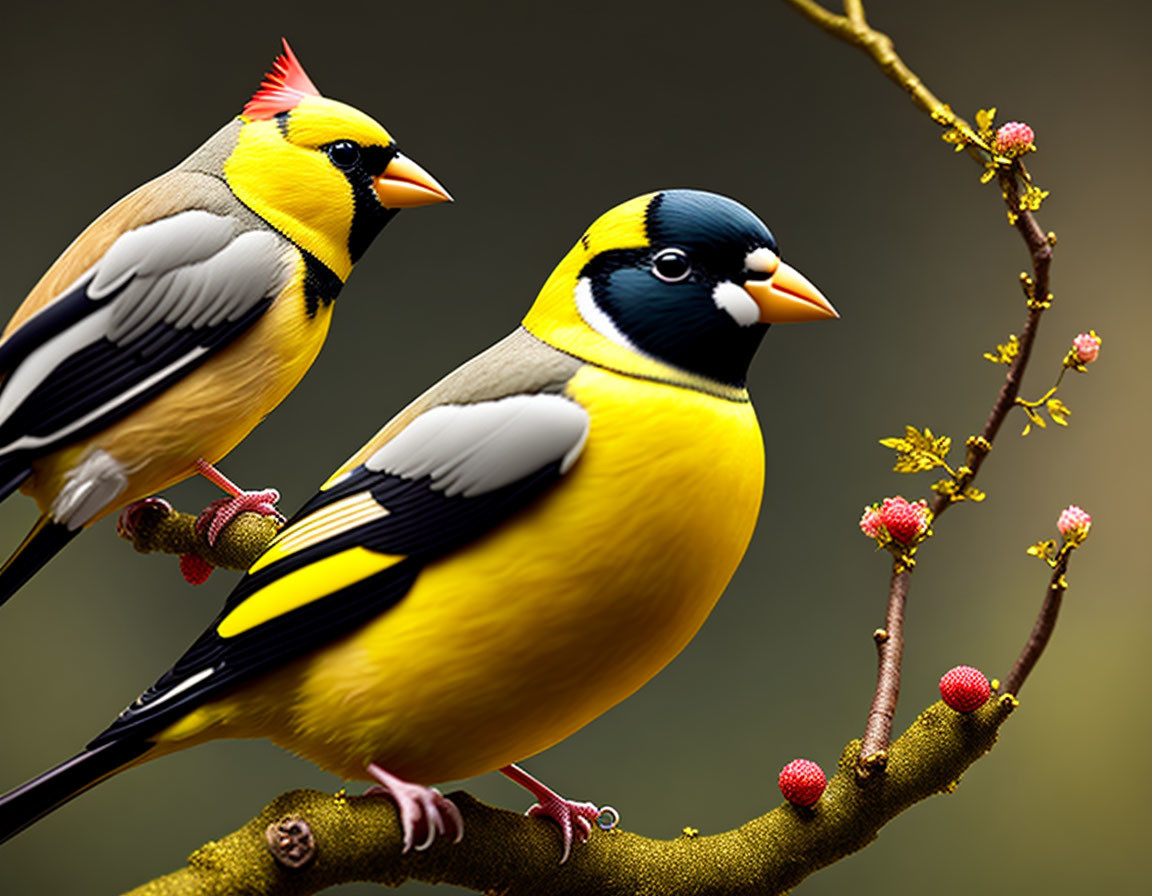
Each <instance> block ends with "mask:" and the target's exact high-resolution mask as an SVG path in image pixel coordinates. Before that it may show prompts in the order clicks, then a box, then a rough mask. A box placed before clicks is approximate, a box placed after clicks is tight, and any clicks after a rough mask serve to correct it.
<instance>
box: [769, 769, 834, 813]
mask: <svg viewBox="0 0 1152 896" xmlns="http://www.w3.org/2000/svg"><path fill="white" fill-rule="evenodd" d="M779 783H780V792H781V793H782V794H784V799H786V800H788V802H790V803H795V804H796V805H797V806H809V807H811V806H815V805H816V803H817V802H818V801H819V799H820V795H821V794H822V793H824V788H825V787H826V786H827V784H828V780H827V779H826V778H825V777H824V771H823V769H821V768H820V766H818V765H817V764H816V763H815V762H813V761H812V760H811V759H793V760H792V761H791V762H789V763H788V764H787V765H786V766H784V768H782V769H780V782H779Z"/></svg>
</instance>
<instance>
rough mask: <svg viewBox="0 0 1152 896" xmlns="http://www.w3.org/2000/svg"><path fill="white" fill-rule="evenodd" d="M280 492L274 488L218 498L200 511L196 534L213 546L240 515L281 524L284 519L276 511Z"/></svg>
mask: <svg viewBox="0 0 1152 896" xmlns="http://www.w3.org/2000/svg"><path fill="white" fill-rule="evenodd" d="M279 500H280V492H278V491H276V489H274V488H269V489H264V490H263V491H252V492H243V491H242V492H240V493H239V494H237V495H234V496H233V497H230V498H219V499H217V500H215V501H213V502H212V503H211V504H209V505H208V506H207V507H205V508H204V509H203V510H202V511H200V515H199V516H198V517H197V518H196V534H197V535H199V536H201V537H202V538H204V539H205V540H207V542H208V544H209V546H215V544H216V539H217V538H219V537H220V533H221V532H223V531H224V528H225V527H226V526H227V525H228V524H229V523H230V522H232V520H234V519H235V518H236V517H237V516H239V515H240V514H241V513H258V514H260V515H261V516H270V517H273V518H275V519H276V520H277V521H278V522H281V523H283V522H284V521H285V517H284V515H283V514H282V513H280V511H279V510H277V509H276V502H277V501H279Z"/></svg>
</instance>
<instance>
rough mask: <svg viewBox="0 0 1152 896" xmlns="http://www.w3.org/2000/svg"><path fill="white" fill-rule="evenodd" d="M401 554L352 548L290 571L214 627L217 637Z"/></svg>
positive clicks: (390, 562)
mask: <svg viewBox="0 0 1152 896" xmlns="http://www.w3.org/2000/svg"><path fill="white" fill-rule="evenodd" d="M403 559H404V557H403V555H396V554H379V553H377V552H376V551H370V550H368V549H367V548H362V547H354V548H348V550H346V551H341V552H340V553H339V554H333V555H332V556H331V557H325V558H324V559H323V560H317V561H316V562H315V563H311V564H309V565H308V566H305V567H303V568H302V569H297V570H293V571H292V572H290V573H288V575H286V576H283V577H282V578H279V579H277V580H276V581H275V582H273V583H272V584H270V585H266V586H265V587H263V588H261V589H260V590H259V591H257V592H256V593H255V594H253V595H252V596H251V597H249V598H247V599H246V600H245V601H244V602H243V603H242V604H240V605H239V606H238V607H236V609H235V610H233V611H232V612H231V613H229V614H228V615H227V616H225V617H224V619H223V620H222V621H221V622H220V625H218V626H217V627H216V633H217V634H218V635H219V636H220V637H221V638H232V637H235V636H236V635H239V634H240V633H242V632H246V631H248V630H249V629H251V628H254V627H256V626H257V625H260V624H262V623H264V622H267V621H269V620H270V619H275V618H276V617H277V616H282V615H283V614H285V613H288V612H290V611H291V610H295V609H296V608H297V607H302V606H304V605H305V604H308V603H311V602H312V601H314V600H317V599H319V598H321V597H325V596H327V595H329V594H332V593H333V592H335V591H339V590H340V589H341V588H347V587H348V586H349V585H355V584H356V583H357V582H359V581H361V580H363V579H366V578H368V576H371V575H375V574H376V573H378V572H380V571H381V570H384V569H387V568H388V567H389V566H392V565H394V564H396V563H399V562H400V561H401V560H403Z"/></svg>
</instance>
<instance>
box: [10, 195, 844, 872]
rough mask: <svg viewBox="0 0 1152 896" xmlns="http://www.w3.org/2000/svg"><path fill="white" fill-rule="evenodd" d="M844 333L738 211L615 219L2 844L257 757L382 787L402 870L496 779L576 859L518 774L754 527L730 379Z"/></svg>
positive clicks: (292, 539) (684, 625)
mask: <svg viewBox="0 0 1152 896" xmlns="http://www.w3.org/2000/svg"><path fill="white" fill-rule="evenodd" d="M835 316H836V312H835V311H834V310H833V309H832V306H831V305H830V304H829V303H828V302H827V300H826V299H824V297H823V296H821V295H820V293H819V292H818V291H817V290H816V288H815V287H814V286H812V284H811V283H809V282H808V281H807V280H806V279H805V278H804V277H803V276H801V275H800V274H799V273H798V272H797V271H796V270H795V269H793V268H791V267H789V266H788V265H786V264H784V263H783V262H782V261H781V260H780V257H779V254H778V251H777V247H776V242H775V240H774V239H773V237H772V234H771V233H770V232H769V231H768V229H767V228H766V227H765V226H764V224H763V223H762V222H761V221H760V219H759V218H757V217H756V216H755V215H753V214H752V213H751V212H749V211H748V210H747V209H746V208H745V207H744V206H742V205H740V204H739V203H737V202H735V201H733V200H731V199H727V198H724V197H721V196H717V195H715V194H712V193H703V192H697V191H692V190H670V191H664V192H660V193H654V194H649V195H645V196H640V197H638V198H636V199H633V200H631V201H629V202H626V203H624V204H623V205H621V206H618V207H617V208H615V209H612V210H611V211H609V212H608V213H606V214H605V215H603V216H602V217H601V218H600V219H598V220H597V221H596V222H595V223H594V224H593V225H592V226H591V227H590V228H589V229H588V231H587V232H586V233H585V234H584V235H583V236H582V237H581V238H580V241H579V242H578V243H577V244H576V246H575V248H573V249H572V251H571V252H569V253H568V255H567V257H565V258H564V260H563V261H562V262H561V263H560V265H559V267H557V268H556V270H555V271H554V272H553V274H552V276H551V277H550V278H549V279H548V281H547V283H546V284H545V285H544V288H543V290H542V291H541V293H540V295H539V297H538V298H537V300H536V302H535V304H534V305H533V306H532V308H531V310H530V311H529V312H528V316H527V317H526V318H525V319H524V321H523V325H522V326H521V327H519V328H518V329H516V330H515V331H514V332H513V333H512V334H511V335H509V336H508V337H506V338H505V339H504V340H502V341H501V342H499V343H497V344H496V345H494V346H493V347H491V348H490V349H488V350H487V351H485V352H483V353H482V354H480V355H478V356H477V357H475V358H473V359H472V360H471V361H469V362H468V363H467V364H465V365H464V366H462V367H460V368H459V369H458V370H456V371H455V372H454V373H452V374H450V375H449V376H447V377H446V378H445V379H443V380H441V381H440V383H438V384H437V385H436V386H434V387H433V388H432V389H430V390H429V391H427V392H425V393H424V394H423V395H422V396H421V397H419V398H418V399H416V400H415V401H414V402H413V403H412V404H410V405H409V406H408V407H407V408H405V409H404V410H403V411H401V412H400V414H399V415H397V416H396V417H395V418H393V419H392V420H391V421H390V422H389V423H388V424H387V425H385V426H384V428H383V429H381V430H380V432H379V433H377V434H376V436H375V437H373V438H372V440H371V441H369V442H368V444H366V445H365V446H364V447H363V448H361V449H360V451H359V452H357V453H356V454H355V455H354V456H353V457H352V458H351V459H349V460H348V461H347V462H346V463H345V464H344V465H343V466H342V467H341V468H340V469H339V470H337V471H336V473H335V474H334V475H333V476H332V477H331V478H330V479H329V480H328V481H327V482H326V483H325V484H324V485H323V486H322V487H321V489H320V491H319V493H318V494H317V495H316V496H315V497H313V498H312V500H311V501H309V502H308V503H307V504H306V505H305V506H304V507H303V509H301V510H300V512H299V513H297V514H296V516H295V517H294V518H293V520H291V521H290V522H289V524H288V526H287V527H286V528H285V529H283V530H282V531H281V533H280V534H279V536H278V537H277V538H276V539H275V540H274V541H273V542H272V544H271V545H270V546H269V547H268V549H267V550H266V551H265V552H264V553H263V555H262V556H261V557H260V558H259V559H258V560H257V561H256V562H255V563H254V564H253V565H252V567H251V568H250V569H249V570H248V572H247V573H246V575H245V577H244V578H243V579H242V580H241V582H240V583H239V585H238V586H237V588H236V589H235V590H234V591H233V593H232V595H231V596H230V597H229V599H228V601H227V603H226V605H225V608H224V609H223V611H222V612H221V613H220V615H219V616H218V617H217V618H216V620H215V621H214V622H213V623H212V625H211V626H210V627H209V628H208V630H207V631H206V632H205V633H204V634H203V635H202V636H201V637H200V639H199V640H198V641H196V642H195V644H194V645H193V646H192V647H191V649H190V650H189V651H188V652H187V653H186V654H185V655H184V656H183V657H182V658H181V659H180V660H179V661H177V663H176V664H175V666H173V667H172V669H171V670H170V671H168V672H167V673H166V674H165V675H164V676H163V677H162V678H160V680H159V681H158V682H157V683H156V684H155V685H153V686H152V687H151V688H150V689H149V690H148V691H146V692H145V693H144V694H143V695H142V696H141V697H140V698H139V699H138V700H137V701H136V702H135V703H133V704H132V705H131V706H129V707H128V708H127V709H126V710H125V711H124V712H123V713H122V714H121V716H120V717H119V718H118V719H117V720H116V722H115V723H113V725H112V726H111V727H110V728H109V729H108V730H106V731H105V732H104V733H103V734H101V735H100V736H99V737H97V738H96V739H95V740H93V741H92V742H91V743H90V744H89V745H88V747H87V748H86V749H85V751H84V752H83V753H81V754H80V755H79V756H77V757H75V758H74V759H72V760H71V761H69V762H67V763H65V764H64V765H61V766H59V767H58V768H56V769H55V770H53V771H50V772H48V773H46V774H45V775H42V776H40V777H39V778H36V779H34V780H33V781H31V782H30V783H28V784H26V785H24V786H23V787H21V788H19V789H18V790H15V791H13V792H12V793H10V794H8V795H7V796H5V797H3V798H0V839H3V838H6V837H8V836H11V835H13V834H14V833H16V832H17V831H19V830H21V829H22V828H23V827H25V826H27V825H28V824H31V823H32V822H33V821H35V820H36V819H37V818H39V817H41V816H42V815H44V814H45V813H47V812H49V811H51V810H52V809H53V808H55V807H56V806H59V805H60V804H62V803H64V802H65V801H67V800H68V799H71V798H72V797H73V796H75V795H76V794H78V793H80V792H81V791H83V790H85V789H87V788H88V787H90V786H92V785H93V784H95V783H96V782H98V781H101V780H103V779H104V778H107V777H108V776H110V775H112V774H114V773H115V772H117V771H120V770H121V769H124V768H127V767H130V766H133V765H137V764H139V763H142V762H145V761H147V760H150V759H153V758H156V757H158V756H162V755H165V754H167V753H171V752H174V751H176V750H182V749H184V748H186V747H190V746H193V745H195V744H199V743H203V742H205V741H207V740H211V739H215V738H222V737H268V738H271V739H272V740H273V741H274V742H276V743H277V744H279V745H281V746H283V747H285V748H287V749H289V750H292V751H293V752H295V753H298V754H299V755H301V756H304V757H306V758H308V759H310V760H312V761H313V762H315V763H316V764H317V765H319V766H321V767H322V768H324V769H327V770H329V771H331V772H334V773H336V774H338V775H341V776H343V777H345V778H351V779H366V780H375V781H377V782H378V783H379V784H380V785H381V786H382V788H383V789H384V790H386V791H387V792H388V793H389V794H390V795H391V796H392V798H393V799H394V800H395V801H396V803H397V805H398V807H399V812H400V817H401V822H402V825H403V829H404V848H405V850H407V849H408V848H409V847H411V846H412V845H413V844H414V843H416V842H417V840H419V841H420V846H419V847H418V848H423V847H424V846H427V845H428V844H430V843H431V842H432V840H433V839H434V837H435V836H436V834H437V833H446V832H449V833H453V834H455V836H456V837H457V838H458V837H459V836H460V835H461V834H462V833H463V826H462V821H461V819H460V816H459V813H458V812H457V811H456V809H455V807H454V806H453V805H452V803H451V802H450V801H449V800H447V799H445V798H444V797H442V796H440V795H439V793H437V792H436V791H435V790H434V789H432V788H431V787H429V786H427V785H431V784H433V783H434V782H437V781H445V780H454V779H458V778H466V777H470V776H472V775H479V774H481V773H483V772H487V771H491V770H493V769H500V770H501V771H503V772H504V773H505V774H507V775H508V776H509V777H511V778H513V779H514V780H516V781H518V782H519V783H521V784H524V785H525V786H527V787H528V788H529V789H530V790H531V791H532V792H533V794H534V795H535V796H536V798H537V800H538V803H537V805H536V806H534V807H533V809H532V810H530V811H531V812H533V814H537V815H542V816H545V817H548V818H551V819H553V820H554V821H556V823H557V824H559V825H560V828H561V831H562V834H563V851H562V855H563V858H566V857H567V855H568V850H569V847H570V844H571V841H572V838H573V836H575V837H577V838H579V839H583V838H584V837H586V836H587V833H588V831H589V829H590V823H591V819H593V818H595V817H596V816H597V814H598V812H599V810H598V809H597V808H596V807H595V806H593V805H591V804H589V803H576V802H571V801H569V800H565V799H563V798H561V797H560V796H559V795H557V794H555V793H554V792H552V791H551V790H549V789H548V788H547V787H545V786H544V785H543V784H541V783H540V782H538V781H536V780H535V779H534V778H532V777H531V776H529V775H528V774H527V773H526V772H524V771H523V770H521V769H519V768H518V767H516V766H515V765H513V763H515V762H517V761H519V760H522V759H524V758H526V757H528V756H532V755H533V754H535V753H538V752H540V751H541V750H544V749H546V748H547V747H549V746H551V745H552V744H554V743H556V742H557V741H559V740H561V739H562V738H564V737H567V736H568V735H569V734H571V733H572V732H574V731H576V730H577V729H578V728H580V727H581V726H583V725H585V724H587V723H588V722H589V721H591V720H592V719H594V718H595V717H596V716H598V715H600V714H601V713H602V712H604V711H605V710H606V709H608V708H609V707H611V706H612V705H614V704H615V703H617V702H619V701H620V700H623V699H624V698H625V697H627V696H628V695H629V694H631V693H632V692H633V691H635V690H636V689H637V688H639V687H640V686H641V685H642V684H644V682H646V681H647V680H648V679H650V678H651V677H652V676H653V675H655V674H656V672H657V671H659V670H660V669H661V668H662V667H663V666H664V665H665V664H666V663H668V662H669V661H670V660H671V659H672V658H673V657H674V656H676V654H677V653H679V652H680V650H681V649H682V648H683V647H684V645H685V644H687V643H688V641H689V639H691V638H692V636H693V635H694V634H695V633H696V631H697V629H698V628H699V627H700V625H701V624H702V623H703V621H704V619H705V617H706V616H707V615H708V613H709V611H710V610H711V609H712V606H713V604H714V603H715V602H716V600H717V598H718V597H719V596H720V593H721V592H722V591H723V590H724V588H725V586H726V585H727V583H728V580H729V578H730V577H731V576H732V573H733V572H734V571H735V569H736V566H737V564H738V563H739V562H740V558H741V557H742V555H743V553H744V550H745V548H746V547H747V545H748V541H749V539H750V537H751V535H752V529H753V526H754V524H755V521H756V515H757V512H758V509H759V506H760V496H761V491H762V489H763V476H764V469H763V467H764V459H763V446H762V442H761V437H760V430H759V427H758V425H757V422H756V415H755V412H754V411H753V409H752V405H751V403H750V402H749V398H748V393H747V391H746V390H745V387H744V381H745V374H746V370H747V367H748V364H749V362H750V361H751V360H752V356H753V354H754V353H755V352H756V349H757V347H758V346H759V344H760V341H761V339H762V337H763V336H764V334H765V332H766V331H767V329H768V327H767V324H768V323H770V322H781V321H803V320H820V319H824V318H829V317H835ZM603 656H610V657H612V662H611V663H603V662H600V661H599V659H598V658H600V657H603ZM563 858H562V860H563Z"/></svg>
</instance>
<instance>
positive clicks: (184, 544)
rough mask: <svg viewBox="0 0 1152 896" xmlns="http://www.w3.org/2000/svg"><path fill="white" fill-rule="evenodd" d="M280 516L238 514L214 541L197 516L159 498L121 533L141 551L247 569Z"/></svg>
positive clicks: (273, 532)
mask: <svg viewBox="0 0 1152 896" xmlns="http://www.w3.org/2000/svg"><path fill="white" fill-rule="evenodd" d="M281 526H282V524H281V523H280V522H279V520H277V519H275V518H273V517H268V516H261V515H260V514H258V513H240V514H237V515H236V517H235V519H233V520H232V521H231V522H230V523H228V525H227V526H225V527H224V529H223V530H222V531H221V533H220V537H219V538H217V539H216V543H215V544H214V545H210V544H208V539H207V538H205V537H204V536H203V535H202V534H200V533H198V532H197V531H196V517H195V516H194V515H193V514H190V513H180V512H179V511H177V510H173V509H172V508H171V507H169V506H168V505H167V503H166V502H161V501H158V502H156V503H154V504H151V505H149V506H147V507H144V508H142V509H141V510H139V511H137V512H136V513H135V514H134V516H133V519H132V526H131V528H125V527H124V526H121V527H120V528H119V529H118V531H119V533H120V537H121V538H124V539H126V540H127V541H130V542H132V546H133V547H134V548H136V550H137V551H139V552H140V553H141V554H150V553H153V552H158V553H162V554H181V555H183V554H195V555H196V556H198V557H200V558H201V559H203V560H206V561H207V562H208V563H211V564H212V565H213V566H219V567H222V568H224V569H238V570H242V569H247V568H248V567H249V566H251V565H252V564H253V563H254V562H255V561H256V558H257V557H259V556H260V555H261V554H262V553H263V552H264V549H265V548H266V547H268V543H269V542H271V541H272V539H273V538H275V537H276V533H277V532H279V531H280V528H281Z"/></svg>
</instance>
